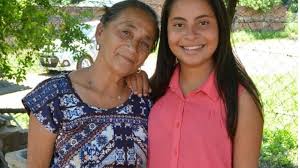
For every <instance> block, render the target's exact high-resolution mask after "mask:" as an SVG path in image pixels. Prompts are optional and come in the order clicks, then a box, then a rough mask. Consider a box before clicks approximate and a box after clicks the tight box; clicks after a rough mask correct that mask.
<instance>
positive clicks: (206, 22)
mask: <svg viewBox="0 0 300 168" xmlns="http://www.w3.org/2000/svg"><path fill="white" fill-rule="evenodd" d="M199 24H200V25H201V26H205V25H208V24H209V22H208V21H201V22H199Z"/></svg>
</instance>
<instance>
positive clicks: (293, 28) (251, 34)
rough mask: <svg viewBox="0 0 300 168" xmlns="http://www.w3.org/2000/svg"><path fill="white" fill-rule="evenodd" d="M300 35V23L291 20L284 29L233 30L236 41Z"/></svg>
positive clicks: (286, 37) (291, 37)
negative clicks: (299, 32) (299, 27)
mask: <svg viewBox="0 0 300 168" xmlns="http://www.w3.org/2000/svg"><path fill="white" fill-rule="evenodd" d="M297 36H298V23H297V22H290V23H288V24H286V27H285V29H284V30H280V31H271V30H262V31H253V30H250V29H247V30H240V31H236V32H233V34H232V41H233V42H234V43H244V42H246V43H249V42H253V41H256V40H266V39H296V38H297Z"/></svg>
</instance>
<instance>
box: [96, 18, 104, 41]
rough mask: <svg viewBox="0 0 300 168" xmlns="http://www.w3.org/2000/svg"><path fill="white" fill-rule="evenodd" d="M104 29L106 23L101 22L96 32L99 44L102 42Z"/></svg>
mask: <svg viewBox="0 0 300 168" xmlns="http://www.w3.org/2000/svg"><path fill="white" fill-rule="evenodd" d="M103 30H104V25H103V24H102V23H101V22H100V23H99V24H98V26H97V29H96V34H95V37H96V41H97V44H100V37H101V34H102V32H103Z"/></svg>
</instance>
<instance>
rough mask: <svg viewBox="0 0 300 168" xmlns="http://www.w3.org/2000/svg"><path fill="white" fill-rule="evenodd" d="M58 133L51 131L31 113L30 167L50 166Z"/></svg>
mask: <svg viewBox="0 0 300 168" xmlns="http://www.w3.org/2000/svg"><path fill="white" fill-rule="evenodd" d="M56 136H57V135H56V134H53V133H51V132H49V131H48V130H47V129H46V128H45V127H44V126H43V125H42V124H41V123H40V122H39V121H38V120H37V118H36V117H35V116H34V115H32V114H30V120H29V131H28V153H27V167H28V168H48V167H49V165H50V161H51V158H52V155H53V148H54V144H55V139H56Z"/></svg>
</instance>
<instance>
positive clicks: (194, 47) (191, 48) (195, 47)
mask: <svg viewBox="0 0 300 168" xmlns="http://www.w3.org/2000/svg"><path fill="white" fill-rule="evenodd" d="M202 47H203V45H201V46H192V47H183V48H184V49H186V50H196V49H199V48H202Z"/></svg>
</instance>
